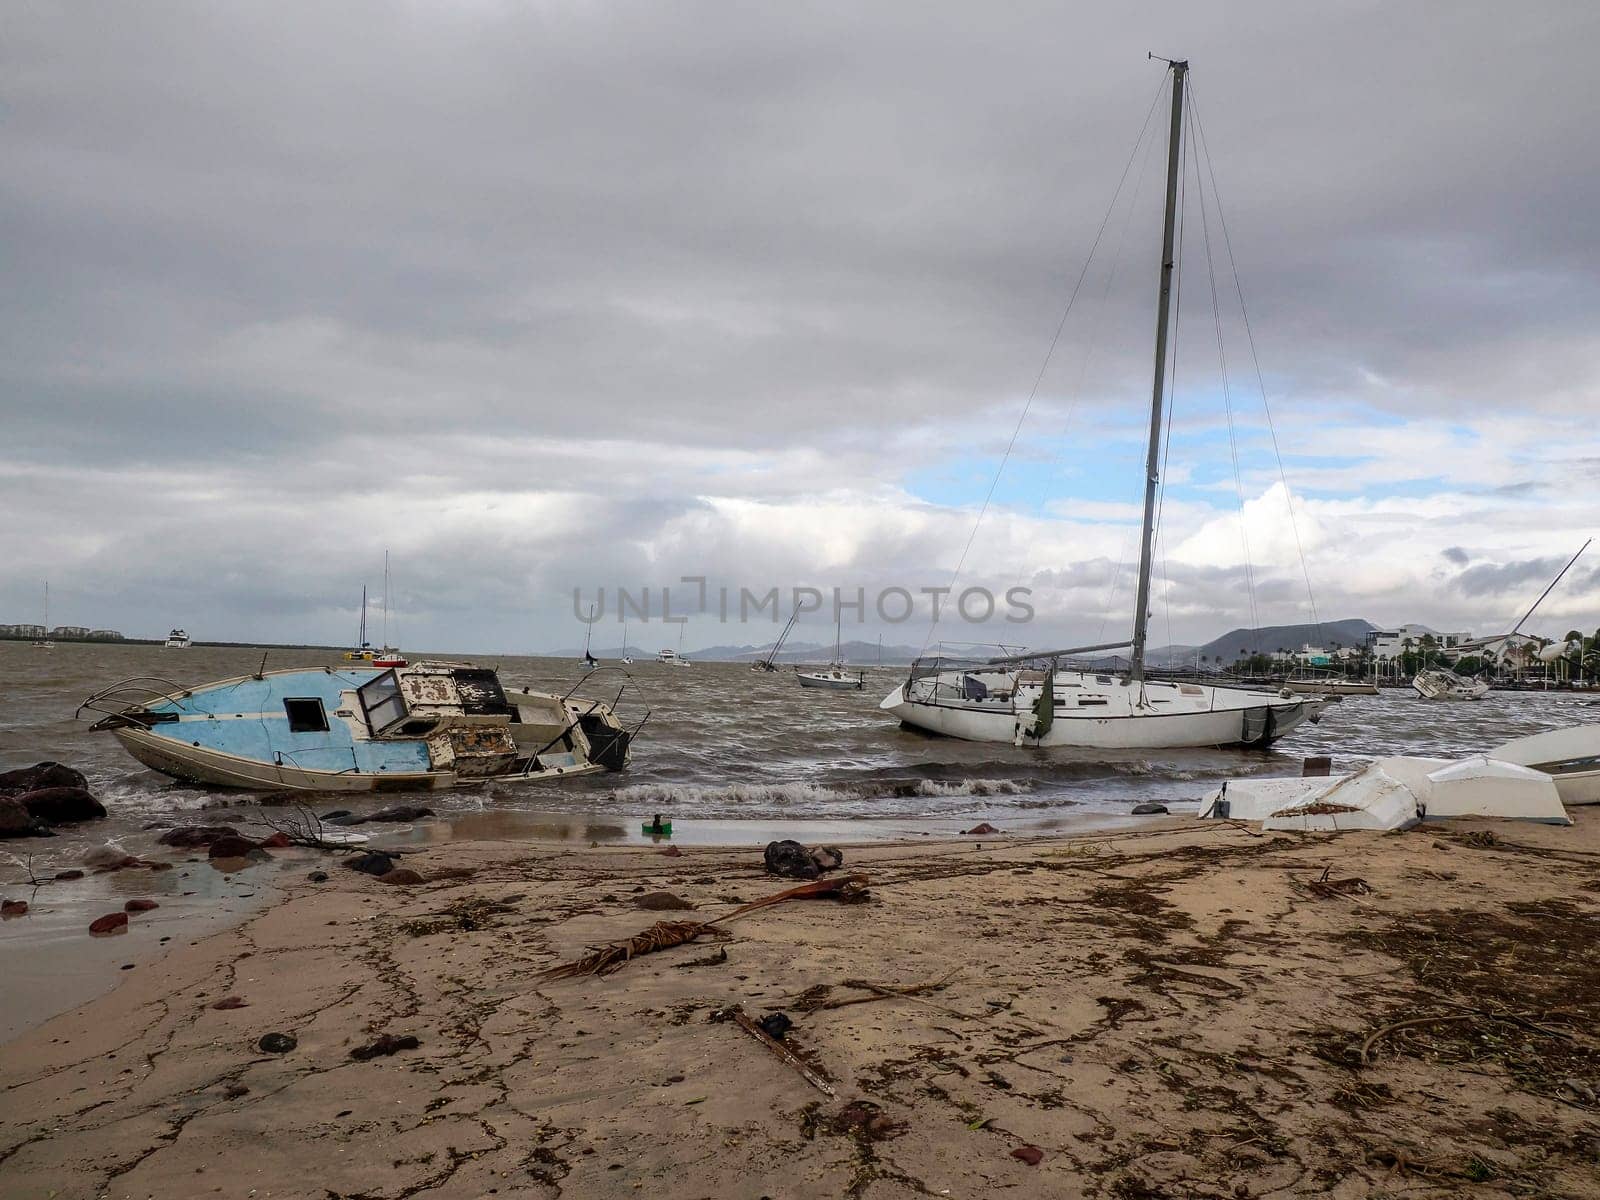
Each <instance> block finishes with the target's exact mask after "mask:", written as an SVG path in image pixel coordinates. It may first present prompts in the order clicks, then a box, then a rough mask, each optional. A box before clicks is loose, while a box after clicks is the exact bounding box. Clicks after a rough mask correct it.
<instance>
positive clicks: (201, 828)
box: [156, 825, 239, 848]
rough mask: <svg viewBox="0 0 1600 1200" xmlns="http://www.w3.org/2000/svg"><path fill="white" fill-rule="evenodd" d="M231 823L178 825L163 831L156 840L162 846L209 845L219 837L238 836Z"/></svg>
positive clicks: (189, 846) (187, 846) (188, 846)
mask: <svg viewBox="0 0 1600 1200" xmlns="http://www.w3.org/2000/svg"><path fill="white" fill-rule="evenodd" d="M238 836H239V831H238V830H237V829H235V828H234V827H233V826H232V825H179V826H177V827H176V828H174V829H169V830H167V831H166V832H165V833H163V834H162V835H161V836H160V837H158V838H157V839H156V841H158V842H160V843H161V844H162V845H163V846H182V847H184V848H192V847H195V846H209V845H210V844H211V843H212V842H214V841H216V840H217V839H218V838H220V837H238Z"/></svg>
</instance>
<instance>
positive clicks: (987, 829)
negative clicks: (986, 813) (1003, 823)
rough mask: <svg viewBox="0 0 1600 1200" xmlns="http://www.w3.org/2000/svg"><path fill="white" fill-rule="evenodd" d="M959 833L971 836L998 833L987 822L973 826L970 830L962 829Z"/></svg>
mask: <svg viewBox="0 0 1600 1200" xmlns="http://www.w3.org/2000/svg"><path fill="white" fill-rule="evenodd" d="M961 832H962V833H963V834H973V833H979V834H982V833H999V832H1000V831H999V830H998V829H996V828H995V827H994V826H993V825H991V824H989V822H987V821H984V822H982V823H981V824H978V825H974V826H973V827H972V828H971V829H963V830H962V831H961Z"/></svg>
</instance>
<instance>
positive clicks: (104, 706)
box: [72, 675, 189, 730]
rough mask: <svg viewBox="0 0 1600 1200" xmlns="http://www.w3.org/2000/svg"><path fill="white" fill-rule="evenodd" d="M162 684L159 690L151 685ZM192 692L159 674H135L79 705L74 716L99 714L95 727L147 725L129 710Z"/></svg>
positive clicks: (184, 685)
mask: <svg viewBox="0 0 1600 1200" xmlns="http://www.w3.org/2000/svg"><path fill="white" fill-rule="evenodd" d="M155 684H159V685H160V686H159V687H155V686H152V685H155ZM188 690H189V687H188V685H187V684H182V683H175V682H173V681H172V680H170V679H163V678H162V677H161V676H159V675H134V676H132V677H130V678H128V679H122V680H118V681H117V682H116V683H113V684H111V685H110V686H109V687H103V688H101V689H100V690H99V691H98V692H95V693H94V694H93V695H92V696H90V697H89V698H88V699H87V700H85V701H84V702H83V703H82V704H80V705H78V709H77V711H76V712H74V713H73V714H72V717H73V720H77V718H78V717H80V716H82V715H83V713H84V712H86V711H87V712H93V713H99V714H100V720H98V721H96V722H95V723H94V726H93V728H94V729H96V730H99V729H112V728H115V727H117V726H123V725H141V726H144V725H148V722H146V721H140V720H136V719H135V718H134V717H132V716H130V715H129V712H130V710H132V709H136V708H143V707H144V706H145V705H147V704H149V703H150V702H151V701H153V700H166V699H168V698H169V697H171V696H174V695H177V694H178V693H180V692H186V691H188Z"/></svg>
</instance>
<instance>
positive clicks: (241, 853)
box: [206, 834, 271, 859]
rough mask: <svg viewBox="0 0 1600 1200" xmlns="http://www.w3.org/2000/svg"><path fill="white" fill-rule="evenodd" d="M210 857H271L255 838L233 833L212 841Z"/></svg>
mask: <svg viewBox="0 0 1600 1200" xmlns="http://www.w3.org/2000/svg"><path fill="white" fill-rule="evenodd" d="M206 855H207V857H210V858H260V859H264V858H270V857H271V855H269V854H268V853H267V852H266V851H265V850H263V849H262V848H261V846H260V844H259V843H258V842H256V841H255V839H253V838H247V837H240V836H239V835H238V834H233V835H231V836H229V837H219V838H218V839H217V840H216V841H214V842H212V843H211V849H209V850H208V851H206Z"/></svg>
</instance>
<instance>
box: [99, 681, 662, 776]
mask: <svg viewBox="0 0 1600 1200" xmlns="http://www.w3.org/2000/svg"><path fill="white" fill-rule="evenodd" d="M591 678H592V677H591ZM625 689H626V683H625V682H624V683H623V684H621V685H619V687H618V691H617V695H616V696H615V697H614V698H613V699H612V700H611V701H610V702H609V703H608V702H606V701H603V700H598V699H589V698H585V697H579V696H575V695H574V694H573V693H572V692H570V691H569V692H568V693H566V694H565V695H555V694H552V693H546V692H538V691H534V690H532V689H529V688H525V687H523V688H517V687H511V688H508V687H506V686H504V685H503V684H502V683H501V681H500V678H499V675H498V673H497V672H496V671H495V670H493V669H492V668H487V667H477V666H473V665H471V664H469V663H455V662H419V663H415V664H412V665H410V666H406V667H397V668H394V669H390V670H372V669H359V668H356V669H350V668H346V669H340V668H335V667H298V668H289V669H285V670H276V671H261V672H259V673H257V674H254V675H242V676H238V677H236V678H232V679H223V680H218V681H217V682H214V683H208V684H203V685H200V686H197V687H184V686H183V685H181V684H177V683H174V682H172V681H171V680H167V679H158V678H151V677H141V678H134V679H125V680H122V681H121V682H119V683H116V684H113V685H112V686H110V687H108V688H104V689H102V690H100V691H98V692H96V693H95V694H94V695H92V696H90V697H89V698H88V699H87V700H85V701H84V702H83V705H82V706H81V707H80V708H79V710H78V711H79V714H80V715H81V714H82V713H84V712H91V713H97V714H99V719H98V720H97V721H96V722H95V724H94V725H93V726H92V728H93V729H95V730H106V731H109V732H111V733H112V734H113V735H114V736H115V737H116V738H117V740H118V741H120V742H121V743H122V745H123V746H124V748H126V749H127V751H128V753H130V754H131V755H133V757H134V758H136V759H138V760H139V761H140V762H141V763H143V764H144V765H145V766H147V767H150V768H152V769H154V770H157V771H160V772H162V773H163V774H165V775H170V776H172V777H173V778H174V779H179V780H183V781H185V782H190V783H199V784H206V785H210V786H214V787H237V788H253V789H272V790H289V791H319V792H330V791H331V792H380V791H381V792H388V791H404V790H438V789H445V788H455V787H463V786H471V785H473V784H479V783H485V782H490V781H494V782H498V783H517V782H535V781H549V780H552V779H559V778H564V777H567V776H573V775H587V774H591V773H594V772H597V771H607V770H610V771H616V770H621V769H622V768H623V767H625V766H626V765H627V764H628V761H629V757H630V754H631V751H632V743H633V739H634V737H635V736H636V735H637V734H638V732H639V729H640V728H641V727H642V726H643V724H644V722H645V721H646V720H647V719H648V717H649V712H648V711H645V712H644V714H643V715H642V716H640V717H639V718H637V719H636V720H634V721H632V722H631V723H625V722H624V721H623V720H622V719H621V718H620V717H619V716H618V714H617V706H618V704H619V703H620V700H621V697H622V694H623V691H624V690H625Z"/></svg>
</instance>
